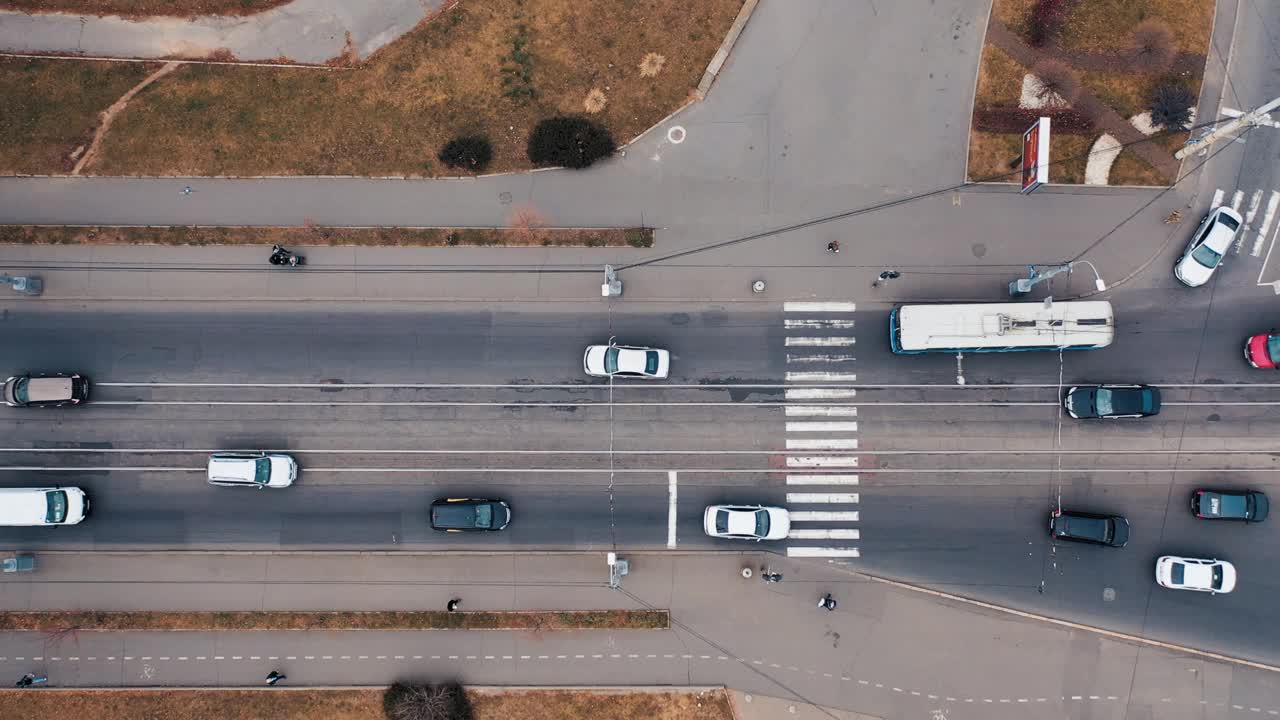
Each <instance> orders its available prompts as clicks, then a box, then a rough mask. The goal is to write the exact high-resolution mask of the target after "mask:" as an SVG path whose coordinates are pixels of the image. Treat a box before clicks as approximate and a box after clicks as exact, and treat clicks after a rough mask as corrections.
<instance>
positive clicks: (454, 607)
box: [445, 598, 462, 612]
mask: <svg viewBox="0 0 1280 720" xmlns="http://www.w3.org/2000/svg"><path fill="white" fill-rule="evenodd" d="M461 604H462V598H454V599H452V600H450V601H449V603H448V604H447V605H445V607H446V608H447V609H448V610H449V612H457V611H458V606H459V605H461Z"/></svg>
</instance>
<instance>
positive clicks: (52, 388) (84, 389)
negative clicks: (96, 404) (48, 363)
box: [4, 374, 89, 407]
mask: <svg viewBox="0 0 1280 720" xmlns="http://www.w3.org/2000/svg"><path fill="white" fill-rule="evenodd" d="M88 399H89V380H88V379H87V378H84V377H81V376H80V375H76V374H49V375H15V376H14V377H11V378H9V379H8V380H6V381H5V383H4V403H5V404H6V405H8V406H10V407H57V406H59V405H79V404H80V403H82V402H84V401H85V400H88Z"/></svg>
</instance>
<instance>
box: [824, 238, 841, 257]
mask: <svg viewBox="0 0 1280 720" xmlns="http://www.w3.org/2000/svg"><path fill="white" fill-rule="evenodd" d="M827 252H829V253H832V254H833V255H839V254H840V241H838V240H832V241H831V242H829V243H827Z"/></svg>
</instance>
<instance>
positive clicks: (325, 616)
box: [0, 610, 671, 717]
mask: <svg viewBox="0 0 1280 720" xmlns="http://www.w3.org/2000/svg"><path fill="white" fill-rule="evenodd" d="M670 624H671V623H670V616H669V614H668V612H667V611H666V610H566V611H531V612H452V613H451V612H445V611H443V610H424V611H400V610H377V611H370V612H354V611H335V610H303V611H257V610H255V611H243V612H221V611H220V612H188V611H180V612H168V611H152V610H144V611H127V612H114V611H111V612H106V611H96V610H56V611H51V612H0V631H12V630H35V631H41V632H72V631H90V630H93V631H116V630H190V631H212V630H605V629H608V630H662V629H666V628H668V627H670ZM0 717H3V715H2V714H0Z"/></svg>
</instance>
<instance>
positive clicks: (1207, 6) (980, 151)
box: [968, 0, 1214, 185]
mask: <svg viewBox="0 0 1280 720" xmlns="http://www.w3.org/2000/svg"><path fill="white" fill-rule="evenodd" d="M1035 4H1036V0H995V1H994V4H993V6H992V16H993V18H995V19H996V20H999V21H1001V22H1003V23H1004V24H1005V25H1007V26H1008V27H1009V29H1010V30H1012V31H1013V32H1015V33H1017V34H1019V35H1023V36H1024V37H1025V30H1026V20H1027V16H1028V14H1029V13H1030V10H1031V8H1032V7H1033V6H1034V5H1035ZM1213 8H1214V2H1213V0H1144V1H1143V2H1136V1H1135V0H1078V2H1077V3H1076V4H1075V5H1074V7H1073V9H1072V11H1071V13H1070V17H1069V20H1068V22H1067V24H1066V26H1065V27H1064V28H1063V31H1062V33H1061V34H1060V36H1059V44H1060V45H1061V46H1062V47H1063V48H1064V49H1066V50H1069V51H1076V52H1088V53H1126V52H1130V51H1131V49H1132V43H1133V33H1134V31H1135V30H1136V29H1137V28H1138V27H1139V26H1140V25H1141V24H1142V23H1143V22H1144V21H1146V22H1148V23H1152V22H1160V23H1163V24H1164V25H1167V26H1168V28H1169V29H1170V31H1171V32H1172V35H1173V38H1174V41H1175V42H1176V44H1177V49H1178V50H1179V51H1181V52H1183V53H1193V54H1198V55H1202V56H1203V55H1206V54H1207V53H1208V48H1209V39H1210V38H1209V32H1210V29H1211V25H1212V19H1213ZM1026 72H1027V71H1026V69H1025V68H1022V67H1021V66H1020V65H1018V63H1016V62H1014V61H1013V60H1012V59H1011V58H1010V57H1009V56H1008V55H1006V54H1005V53H1003V52H1001V51H1000V50H999V49H997V48H995V47H994V46H992V45H990V44H988V45H987V46H986V47H984V49H983V54H982V62H981V65H980V67H979V69H978V92H977V96H976V100H975V104H977V105H981V106H988V105H1011V104H1016V103H1017V101H1018V98H1019V95H1020V93H1021V88H1022V76H1023V74H1025V73H1026ZM1201 74H1202V71H1201V70H1197V71H1196V72H1195V73H1194V77H1192V78H1189V80H1190V81H1191V82H1192V84H1193V87H1194V89H1195V90H1196V92H1199V84H1200V75H1201ZM1080 80H1081V84H1082V86H1083V90H1084V91H1085V92H1088V93H1091V94H1093V95H1094V96H1096V97H1097V98H1098V99H1099V100H1101V101H1102V102H1103V103H1105V104H1106V105H1108V106H1109V107H1111V108H1112V109H1113V110H1115V111H1116V112H1117V113H1118V114H1119V115H1120V116H1122V117H1124V118H1129V117H1132V116H1133V115H1137V114H1139V113H1141V112H1143V111H1145V110H1146V109H1147V108H1146V105H1147V104H1148V102H1149V97H1150V93H1151V89H1152V87H1153V85H1154V84H1155V83H1156V82H1158V81H1159V80H1160V75H1159V74H1151V73H1141V72H1124V71H1108V72H1100V71H1081V72H1080ZM1101 132H1102V129H1100V130H1099V133H1098V134H1101ZM1095 138H1096V135H1094V136H1087V137H1086V136H1075V137H1068V136H1066V135H1063V134H1060V133H1055V134H1054V135H1053V140H1052V145H1051V150H1050V152H1051V157H1052V159H1053V162H1054V166H1053V167H1052V168H1051V170H1050V179H1051V180H1052V182H1055V183H1072V182H1083V181H1084V165H1085V163H1086V162H1087V159H1086V158H1087V156H1085V154H1086V153H1087V152H1088V150H1089V147H1090V145H1091V143H1092V141H1093V139H1095ZM1183 139H1185V136H1184V135H1183V136H1180V137H1178V138H1158V139H1156V140H1153V142H1158V143H1160V144H1161V145H1162V146H1164V147H1169V148H1172V149H1177V147H1180V146H1181V142H1182V140H1183ZM970 144H971V151H970V154H969V168H968V172H969V177H970V178H971V179H980V178H985V177H989V176H991V175H996V174H1000V173H1003V172H1006V171H1007V170H1006V169H1005V168H1006V166H1005V162H1007V158H1006V157H1005V156H1006V155H1007V154H1008V153H1010V152H1012V154H1013V155H1014V156H1017V155H1019V154H1021V137H1020V136H1018V135H1015V134H1012V133H1010V134H1008V135H1000V136H996V135H992V134H990V133H981V132H973V133H971V137H970ZM1077 156H1081V157H1077ZM1066 158H1071V159H1066ZM1059 161H1063V162H1059ZM1016 179H1017V178H1016V177H1011V178H1010V181H1011V182H1012V181H1016ZM1172 180H1173V178H1167V177H1163V176H1162V175H1160V174H1159V173H1158V172H1157V171H1156V170H1155V169H1154V168H1151V167H1150V166H1149V165H1148V164H1147V163H1146V162H1145V161H1142V160H1140V159H1139V158H1137V157H1136V156H1135V155H1134V153H1132V152H1124V153H1122V154H1121V155H1120V158H1118V159H1117V161H1116V164H1115V165H1113V166H1112V178H1111V181H1112V182H1113V183H1114V184H1144V183H1145V184H1151V185H1167V184H1168V183H1169V182H1171V181H1172Z"/></svg>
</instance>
